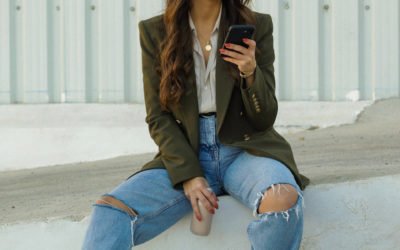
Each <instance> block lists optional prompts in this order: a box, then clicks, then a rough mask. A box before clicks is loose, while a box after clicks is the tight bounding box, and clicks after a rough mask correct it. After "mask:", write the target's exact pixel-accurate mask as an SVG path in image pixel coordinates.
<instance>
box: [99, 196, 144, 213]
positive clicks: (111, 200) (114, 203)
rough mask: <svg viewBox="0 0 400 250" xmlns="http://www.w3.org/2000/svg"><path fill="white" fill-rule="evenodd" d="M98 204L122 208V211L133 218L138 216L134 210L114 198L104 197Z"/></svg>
mask: <svg viewBox="0 0 400 250" xmlns="http://www.w3.org/2000/svg"><path fill="white" fill-rule="evenodd" d="M96 204H108V205H111V206H114V207H117V208H120V209H122V210H124V211H126V212H127V213H128V214H130V215H131V216H137V215H138V214H137V213H136V212H135V211H134V210H133V209H132V208H130V207H128V206H127V205H125V204H124V203H123V202H122V201H120V200H118V199H116V198H114V197H112V196H106V195H103V196H102V197H101V199H98V200H97V201H96Z"/></svg>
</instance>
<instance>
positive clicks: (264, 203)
mask: <svg viewBox="0 0 400 250" xmlns="http://www.w3.org/2000/svg"><path fill="white" fill-rule="evenodd" d="M275 185H276V184H275ZM281 187H283V189H285V190H286V191H283V192H281ZM298 196H299V195H298V193H297V190H296V189H295V188H294V187H293V186H292V185H290V184H281V183H278V191H275V187H274V185H272V186H270V187H268V189H267V190H266V191H265V192H264V194H263V196H262V200H261V202H260V205H259V207H258V209H257V210H258V212H259V213H266V212H281V211H285V210H287V209H289V208H291V207H292V206H293V205H294V204H296V202H297V199H298Z"/></svg>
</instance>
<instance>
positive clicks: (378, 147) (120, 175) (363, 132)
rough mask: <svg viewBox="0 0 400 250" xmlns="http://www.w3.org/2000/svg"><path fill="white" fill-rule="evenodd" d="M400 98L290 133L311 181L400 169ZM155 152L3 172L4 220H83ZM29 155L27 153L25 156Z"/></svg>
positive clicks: (0, 208)
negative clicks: (346, 120) (339, 121)
mask: <svg viewBox="0 0 400 250" xmlns="http://www.w3.org/2000/svg"><path fill="white" fill-rule="evenodd" d="M399 124H400V99H398V98H392V99H387V100H380V101H377V102H376V103H375V104H373V105H372V106H370V107H368V108H367V109H366V110H365V111H364V112H363V113H361V114H360V116H359V117H358V119H357V121H356V123H355V124H351V125H343V126H339V127H332V128H326V129H313V130H309V131H305V132H300V133H296V134H292V135H285V138H287V139H288V141H289V142H290V143H291V145H292V148H293V150H294V153H295V158H296V160H297V163H298V165H299V168H300V171H301V172H302V173H303V174H305V175H307V176H308V177H310V178H311V185H316V184H320V183H334V182H343V181H351V180H358V179H366V178H369V177H375V176H382V175H391V174H395V173H396V174H397V173H400V157H399V155H400V126H399ZM152 156H153V154H145V155H135V156H129V157H118V158H114V159H109V160H103V161H96V162H89V163H81V164H68V165H60V166H51V167H41V168H37V169H29V170H18V171H9V172H2V173H1V174H0V224H5V223H15V222H20V221H36V220H46V218H50V217H51V218H54V217H58V218H68V219H71V220H81V219H82V218H83V217H85V216H87V215H88V214H89V213H90V210H91V204H92V203H93V202H94V201H95V199H97V198H98V197H99V196H100V195H101V194H102V193H104V192H107V191H109V190H111V189H112V188H113V187H115V186H116V185H117V184H118V183H120V182H121V181H122V180H124V179H125V178H126V177H127V176H129V175H130V174H131V173H133V172H135V171H137V170H138V168H140V166H141V165H142V164H143V163H144V162H146V161H147V160H149V159H151V157H152ZM21 157H23V154H21Z"/></svg>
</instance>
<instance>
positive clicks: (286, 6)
mask: <svg viewBox="0 0 400 250" xmlns="http://www.w3.org/2000/svg"><path fill="white" fill-rule="evenodd" d="M284 8H285V9H287V10H288V9H290V5H289V2H286V3H285V7H284Z"/></svg>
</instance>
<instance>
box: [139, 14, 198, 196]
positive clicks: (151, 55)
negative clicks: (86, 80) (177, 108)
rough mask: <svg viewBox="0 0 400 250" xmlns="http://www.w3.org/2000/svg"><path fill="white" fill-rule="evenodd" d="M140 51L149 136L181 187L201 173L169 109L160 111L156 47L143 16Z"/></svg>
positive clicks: (170, 173) (171, 175) (174, 182)
mask: <svg viewBox="0 0 400 250" xmlns="http://www.w3.org/2000/svg"><path fill="white" fill-rule="evenodd" d="M138 26H139V33H140V34H139V37H140V47H141V51H142V73H143V84H144V86H143V89H144V100H145V106H146V123H147V124H148V128H149V132H150V136H151V137H152V139H153V140H154V142H155V143H156V144H157V145H158V147H159V150H160V152H161V159H162V162H163V164H164V166H165V168H166V169H167V171H168V174H169V177H170V180H171V182H172V185H173V188H175V189H182V188H183V186H182V184H183V182H184V181H185V180H188V179H191V178H193V177H197V176H204V174H203V171H202V168H201V167H200V163H199V160H198V157H197V153H196V152H194V150H193V148H192V147H191V145H190V143H189V141H188V140H187V139H186V137H185V135H184V134H183V132H182V130H181V129H180V128H179V125H178V124H177V122H176V120H175V119H174V117H173V115H172V114H171V113H170V112H166V111H163V110H162V109H161V104H160V101H159V85H160V77H159V76H158V74H157V72H156V71H155V68H154V66H155V60H156V57H155V53H156V52H157V47H156V45H155V43H154V42H153V41H152V39H151V36H150V31H151V30H149V28H147V27H146V26H147V25H146V23H145V20H142V21H140V22H139V24H138Z"/></svg>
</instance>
